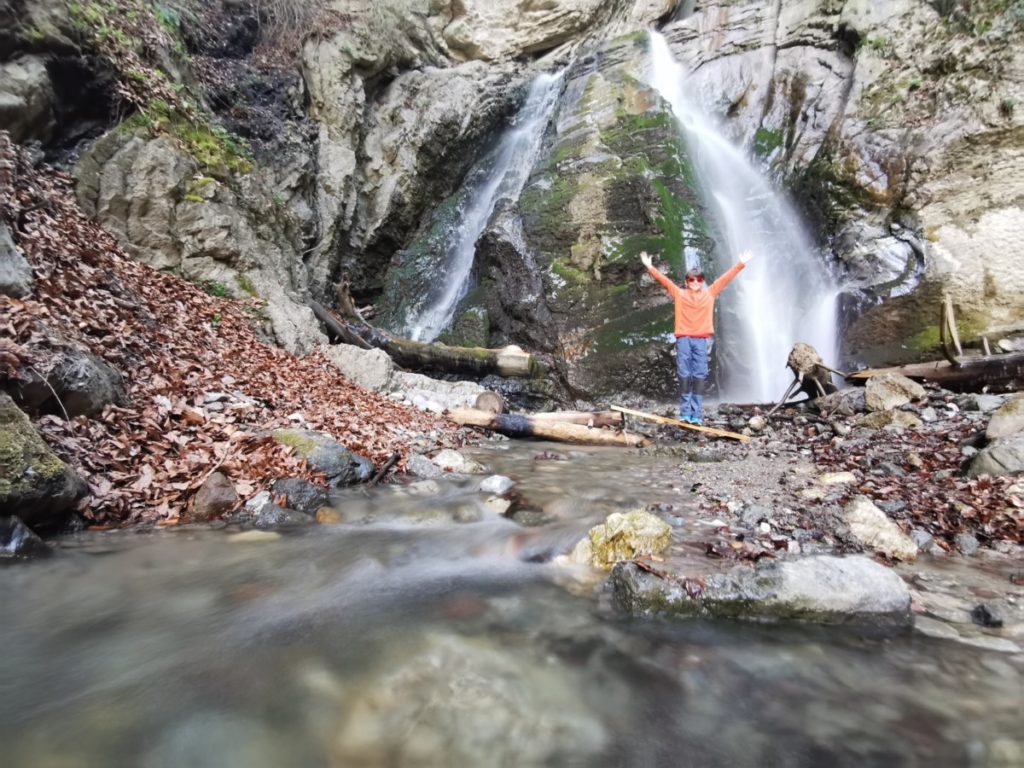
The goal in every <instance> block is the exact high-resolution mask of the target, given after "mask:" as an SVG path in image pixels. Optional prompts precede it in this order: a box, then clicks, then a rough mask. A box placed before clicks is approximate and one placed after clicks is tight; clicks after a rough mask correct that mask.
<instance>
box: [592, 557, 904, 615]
mask: <svg viewBox="0 0 1024 768" xmlns="http://www.w3.org/2000/svg"><path fill="white" fill-rule="evenodd" d="M704 581H705V587H704V589H703V591H702V592H700V593H699V594H696V593H695V594H696V596H693V595H691V594H690V593H689V592H688V591H687V589H686V587H685V586H684V585H683V584H681V583H676V582H669V581H665V580H663V579H660V578H658V577H657V576H654V575H653V574H651V573H648V572H646V571H643V570H641V569H640V568H638V567H637V566H636V565H634V564H632V563H621V564H619V565H618V566H616V567H615V570H614V571H613V573H612V588H613V594H614V599H615V601H616V603H617V604H618V605H619V607H620V608H622V609H623V610H625V611H626V612H627V613H630V614H632V615H634V616H652V615H662V616H717V617H722V618H748V619H755V620H764V619H776V620H785V619H789V620H798V621H814V622H821V623H828V624H832V623H839V624H845V623H868V624H883V625H908V624H910V623H911V621H912V619H911V614H910V590H909V589H908V588H907V585H906V584H905V583H904V582H903V580H902V579H901V578H900V577H899V576H898V575H896V573H895V572H894V571H891V570H890V569H888V568H886V567H885V566H882V565H879V564H878V563H875V562H874V561H872V560H870V559H868V558H866V557H843V558H840V557H831V556H826V555H820V556H812V557H806V558H803V559H800V560H787V561H782V562H773V563H770V564H768V565H758V566H757V567H755V568H750V567H748V566H745V565H740V566H737V567H735V568H733V569H731V570H729V571H727V572H724V573H719V574H715V575H712V576H710V577H708V578H706V579H705V580H704Z"/></svg>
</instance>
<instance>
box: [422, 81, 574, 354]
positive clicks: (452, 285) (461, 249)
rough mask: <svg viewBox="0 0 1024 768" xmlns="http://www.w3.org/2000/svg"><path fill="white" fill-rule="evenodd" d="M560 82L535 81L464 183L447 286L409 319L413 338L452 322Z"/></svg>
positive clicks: (525, 173) (518, 185)
mask: <svg viewBox="0 0 1024 768" xmlns="http://www.w3.org/2000/svg"><path fill="white" fill-rule="evenodd" d="M561 82H562V77H561V75H560V74H559V75H551V74H547V73H545V74H541V75H539V76H538V77H537V78H536V79H535V80H534V81H533V83H532V84H531V86H530V92H529V94H528V95H527V98H526V104H525V105H524V106H523V109H522V111H521V112H520V113H519V114H518V115H517V116H516V118H515V121H514V122H513V125H512V127H511V128H509V130H508V131H506V132H505V135H504V136H502V138H501V140H500V141H499V142H498V145H497V146H496V147H495V149H494V151H493V152H491V153H490V154H489V155H488V156H487V157H486V158H485V159H484V160H483V162H482V163H481V164H480V165H479V166H478V167H477V168H476V169H475V170H474V173H473V177H474V178H473V179H472V180H471V181H470V183H468V184H466V185H465V186H464V187H463V192H462V200H461V201H460V203H459V208H460V212H461V215H460V219H459V224H458V226H457V228H456V229H455V230H454V231H453V232H452V233H451V236H450V239H449V241H448V245H447V248H446V253H445V258H444V266H443V268H442V272H441V274H442V275H443V276H444V281H445V282H444V285H443V286H442V287H441V290H440V291H439V292H438V293H437V294H436V295H435V296H433V297H432V299H431V301H430V302H429V303H428V304H427V305H426V306H425V307H424V309H423V311H422V312H421V313H420V315H419V316H418V317H415V318H413V319H412V320H410V322H409V338H411V339H415V340H417V341H433V340H434V339H436V338H437V336H438V334H440V333H441V331H443V330H444V329H445V328H447V327H448V325H449V323H451V321H452V318H453V317H454V315H455V310H456V308H457V307H458V305H459V302H460V301H461V300H462V297H463V296H465V295H466V291H467V289H468V287H469V275H470V272H471V270H472V268H473V259H474V257H475V255H476V241H477V238H478V237H480V234H481V233H482V232H483V231H484V228H485V227H486V226H487V222H488V221H489V220H490V218H491V214H492V213H493V212H494V209H495V207H496V206H497V204H498V202H499V201H500V200H503V199H509V200H515V199H516V198H518V197H519V193H520V192H522V189H523V185H524V184H526V180H527V178H528V177H529V175H530V170H531V169H532V168H533V162H534V160H535V159H536V157H537V152H538V150H539V148H540V140H541V137H542V136H543V135H544V129H545V128H546V127H547V125H548V121H549V120H550V119H551V113H552V112H553V111H554V107H555V104H556V103H557V101H558V93H559V90H560V85H561Z"/></svg>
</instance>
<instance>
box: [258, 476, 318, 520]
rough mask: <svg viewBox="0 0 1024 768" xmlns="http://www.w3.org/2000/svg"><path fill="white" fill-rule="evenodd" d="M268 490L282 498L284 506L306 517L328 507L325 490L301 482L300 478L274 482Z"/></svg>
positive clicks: (305, 481)
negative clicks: (283, 498)
mask: <svg viewBox="0 0 1024 768" xmlns="http://www.w3.org/2000/svg"><path fill="white" fill-rule="evenodd" d="M270 490H271V491H272V492H273V494H274V495H275V496H284V497H285V498H286V499H287V501H286V502H285V506H286V507H288V509H294V510H297V511H299V512H305V513H306V514H307V515H314V516H315V515H316V513H317V511H318V510H320V509H321V508H323V507H327V506H330V500H329V499H328V498H327V489H326V488H324V487H323V486H320V485H317V484H316V483H311V482H309V481H308V480H303V479H302V478H301V477H284V478H281V479H279V480H275V481H274V484H273V485H272V486H271V488H270Z"/></svg>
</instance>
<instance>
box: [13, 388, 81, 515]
mask: <svg viewBox="0 0 1024 768" xmlns="http://www.w3.org/2000/svg"><path fill="white" fill-rule="evenodd" d="M0 468H2V470H3V471H2V472H0V516H7V515H15V514H16V515H18V517H20V518H21V519H22V520H23V521H24V522H25V524H26V525H28V526H29V527H31V528H37V527H40V526H43V527H45V526H48V525H53V524H55V523H57V522H59V520H60V518H61V517H62V516H63V514H64V513H66V512H67V511H68V510H69V509H70V508H71V505H73V504H74V503H75V502H76V501H77V500H78V499H79V498H81V497H82V496H84V495H85V493H86V491H87V490H88V488H87V486H86V484H85V482H84V481H83V480H82V479H81V478H80V477H79V476H78V475H77V474H76V473H75V471H74V470H73V469H71V468H70V467H69V466H68V465H67V464H65V463H64V462H63V461H61V460H60V459H59V458H58V457H57V456H56V454H54V453H53V451H51V450H50V448H49V447H48V446H47V445H46V443H45V442H43V439H42V438H41V437H40V436H39V433H38V432H36V430H35V428H34V427H33V426H32V424H31V422H30V421H29V419H28V416H26V415H25V413H24V412H22V410H21V409H20V408H18V406H16V405H15V404H14V401H13V400H11V398H10V397H9V396H8V395H6V394H0Z"/></svg>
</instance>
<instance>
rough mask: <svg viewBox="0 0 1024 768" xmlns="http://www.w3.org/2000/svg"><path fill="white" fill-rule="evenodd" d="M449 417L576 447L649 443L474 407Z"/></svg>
mask: <svg viewBox="0 0 1024 768" xmlns="http://www.w3.org/2000/svg"><path fill="white" fill-rule="evenodd" d="M448 418H449V419H451V420H452V421H454V422H455V423H456V424H462V425H463V426H469V427H483V428H484V429H490V430H493V431H495V432H500V433H501V434H503V435H508V436H509V437H540V438H544V439H547V440H556V441H558V442H561V443H574V444H576V445H617V446H622V447H627V448H635V447H637V446H640V445H643V444H644V442H646V441H645V438H644V437H643V435H634V434H630V433H628V432H613V431H611V430H607V429H593V428H591V427H585V426H583V425H582V424H568V423H565V422H561V421H552V420H550V419H536V418H534V417H533V416H527V415H523V414H510V413H488V412H486V411H477V410H474V409H472V408H456V409H455V410H453V411H450V412H449V413H448Z"/></svg>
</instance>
